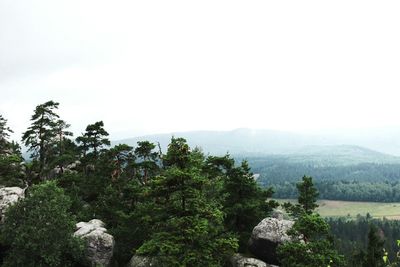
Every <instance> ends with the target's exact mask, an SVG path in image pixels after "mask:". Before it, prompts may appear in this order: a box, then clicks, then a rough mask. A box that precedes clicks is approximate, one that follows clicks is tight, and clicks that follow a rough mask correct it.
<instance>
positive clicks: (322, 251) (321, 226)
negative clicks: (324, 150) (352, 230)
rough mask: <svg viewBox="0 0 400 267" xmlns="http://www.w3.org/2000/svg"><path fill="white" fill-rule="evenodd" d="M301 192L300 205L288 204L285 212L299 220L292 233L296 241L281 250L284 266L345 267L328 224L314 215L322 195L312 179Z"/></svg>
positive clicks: (305, 183)
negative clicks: (287, 211) (318, 198)
mask: <svg viewBox="0 0 400 267" xmlns="http://www.w3.org/2000/svg"><path fill="white" fill-rule="evenodd" d="M298 190H299V198H298V202H299V204H296V205H292V204H290V203H285V208H286V209H288V210H289V211H290V212H291V213H292V214H293V215H295V216H296V218H295V219H296V220H295V223H294V225H293V227H292V229H291V230H290V231H289V235H290V236H291V238H292V241H290V242H285V243H283V244H281V245H280V246H278V250H277V254H278V257H279V259H280V262H281V266H282V267H321V266H344V257H343V256H342V255H339V254H338V252H337V251H336V249H335V247H334V243H333V238H332V236H331V235H330V233H329V225H328V223H327V222H326V221H325V220H324V219H323V218H321V216H319V214H317V213H315V211H314V209H315V208H316V207H317V205H316V203H315V202H316V197H317V195H318V192H317V190H316V189H315V187H314V185H313V183H312V178H311V177H307V176H304V177H303V179H302V182H301V183H299V184H298Z"/></svg>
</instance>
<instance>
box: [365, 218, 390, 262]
mask: <svg viewBox="0 0 400 267" xmlns="http://www.w3.org/2000/svg"><path fill="white" fill-rule="evenodd" d="M384 244H385V240H384V239H383V238H382V237H381V236H380V234H379V231H378V228H377V227H376V226H375V225H374V224H372V223H370V225H369V232H368V246H367V251H366V253H365V260H364V264H363V267H380V266H384V262H383V260H382V258H383V255H384V248H383V246H384Z"/></svg>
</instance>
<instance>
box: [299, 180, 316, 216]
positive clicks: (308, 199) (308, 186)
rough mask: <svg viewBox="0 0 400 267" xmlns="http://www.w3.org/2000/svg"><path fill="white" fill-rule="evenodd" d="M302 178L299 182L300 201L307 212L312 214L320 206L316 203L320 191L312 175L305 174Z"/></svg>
mask: <svg viewBox="0 0 400 267" xmlns="http://www.w3.org/2000/svg"><path fill="white" fill-rule="evenodd" d="M302 180H303V181H302V182H300V183H298V184H297V190H298V191H299V198H298V202H299V204H300V205H301V206H302V208H303V210H304V211H305V212H306V213H307V214H311V213H313V211H314V209H316V208H317V207H318V205H317V203H316V202H317V197H318V191H317V188H315V186H314V184H313V181H312V177H308V176H303V178H302Z"/></svg>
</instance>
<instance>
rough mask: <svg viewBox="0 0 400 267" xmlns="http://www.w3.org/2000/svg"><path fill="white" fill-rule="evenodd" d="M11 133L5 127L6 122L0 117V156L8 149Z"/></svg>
mask: <svg viewBox="0 0 400 267" xmlns="http://www.w3.org/2000/svg"><path fill="white" fill-rule="evenodd" d="M11 133H13V131H12V130H11V129H10V127H8V126H7V120H6V119H5V118H4V117H3V116H2V115H0V154H4V153H5V152H6V150H7V149H9V146H10V142H9V140H8V138H9V137H10V134H11Z"/></svg>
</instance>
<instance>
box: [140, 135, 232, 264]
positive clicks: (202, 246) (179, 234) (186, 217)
mask: <svg viewBox="0 0 400 267" xmlns="http://www.w3.org/2000/svg"><path fill="white" fill-rule="evenodd" d="M193 156H194V157H193ZM197 156H198V155H197V154H195V155H192V151H191V150H190V148H189V146H188V145H187V144H186V140H184V139H182V138H172V140H171V143H170V145H169V147H168V152H167V154H166V155H165V157H164V161H165V166H167V167H166V170H165V171H164V172H163V173H162V174H161V175H159V176H157V177H155V178H153V179H152V181H151V182H150V191H149V194H150V195H149V197H151V199H152V202H151V204H150V205H149V207H150V210H151V211H150V214H151V215H152V216H154V219H155V220H154V222H153V225H154V228H153V229H154V232H153V233H152V234H151V237H150V239H148V240H147V241H145V242H144V244H143V245H142V246H141V247H140V248H139V249H138V253H139V254H144V255H150V256H156V257H157V259H159V261H160V262H162V263H163V264H164V266H222V265H223V264H224V262H225V261H226V257H227V256H228V255H231V253H233V252H234V251H235V249H236V248H237V241H236V240H235V238H233V237H232V236H230V235H228V234H226V233H224V232H225V231H224V227H223V213H222V211H221V210H220V207H219V203H217V202H216V201H214V200H213V199H207V198H206V192H205V188H206V185H207V184H208V183H210V180H209V179H207V177H205V176H204V175H202V173H201V168H202V166H201V165H199V164H198V163H199V161H198V160H197V159H198V157H197Z"/></svg>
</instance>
